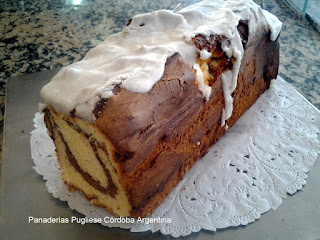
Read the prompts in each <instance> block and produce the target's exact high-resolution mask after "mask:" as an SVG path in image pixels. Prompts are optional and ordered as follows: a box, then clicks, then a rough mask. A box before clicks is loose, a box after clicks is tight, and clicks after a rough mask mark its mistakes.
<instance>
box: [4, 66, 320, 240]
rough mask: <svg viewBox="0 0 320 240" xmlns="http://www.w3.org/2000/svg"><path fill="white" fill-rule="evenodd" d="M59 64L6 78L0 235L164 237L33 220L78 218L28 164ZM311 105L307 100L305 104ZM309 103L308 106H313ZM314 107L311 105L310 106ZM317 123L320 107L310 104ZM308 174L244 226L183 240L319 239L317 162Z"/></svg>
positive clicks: (204, 232)
mask: <svg viewBox="0 0 320 240" xmlns="http://www.w3.org/2000/svg"><path fill="white" fill-rule="evenodd" d="M57 71H58V69H55V70H50V71H45V72H40V73H33V74H27V75H24V76H19V77H15V78H11V79H9V80H8V84H7V95H6V114H5V130H4V145H3V160H2V171H1V172H2V173H1V192H0V193H1V196H0V201H1V208H0V239H34V240H36V239H43V238H45V239H46V240H50V239H68V240H72V239H77V240H78V239H120V240H121V239H139V238H143V239H169V238H171V237H170V236H165V235H162V234H161V233H160V232H156V233H151V232H150V231H148V232H144V233H132V232H130V231H129V230H125V229H119V228H108V227H104V226H101V225H99V224H86V225H81V224H76V223H72V224H71V223H68V224H59V223H56V224H34V223H28V219H29V217H30V216H33V217H63V218H69V219H70V218H71V216H76V217H83V216H82V215H81V214H79V213H78V212H76V211H74V210H71V209H70V208H69V207H68V204H67V203H66V202H62V201H60V200H58V199H55V198H54V197H53V196H52V195H51V194H50V193H48V192H47V189H46V187H45V181H43V180H42V177H41V176H39V175H38V174H37V173H36V172H35V171H34V170H33V168H32V166H33V161H32V158H31V154H30V143H29V139H30V135H29V133H30V132H31V131H32V130H33V122H32V120H33V117H34V114H35V113H36V112H37V111H38V103H39V102H43V101H42V100H41V97H40V94H39V92H40V89H41V87H42V86H43V85H44V84H46V83H47V82H48V81H49V80H50V79H51V78H52V76H53V75H54V74H55V73H56V72H57ZM310 105H311V104H310ZM312 107H313V106H312ZM313 108H314V107H313ZM314 110H315V118H316V125H317V126H318V127H319V128H320V112H319V111H318V110H317V109H316V108H314ZM319 158H320V157H318V161H316V163H315V165H314V167H313V168H312V170H311V171H310V172H309V173H308V179H307V184H306V186H304V188H303V190H302V191H298V192H297V193H296V194H294V196H290V195H288V196H287V198H286V199H285V200H283V203H282V205H281V206H280V207H279V208H278V209H277V210H276V211H272V210H270V211H269V212H267V213H265V214H263V215H262V216H261V218H260V219H259V220H257V221H255V222H253V223H251V224H249V225H247V226H240V227H231V228H226V229H221V230H218V231H217V232H210V231H205V230H202V231H200V232H198V233H193V234H191V235H189V236H187V237H184V239H237V240H241V239H243V240H248V239H281V240H282V239H313V240H316V239H320V174H319V173H320V162H319Z"/></svg>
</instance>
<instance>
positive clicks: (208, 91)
mask: <svg viewBox="0 0 320 240" xmlns="http://www.w3.org/2000/svg"><path fill="white" fill-rule="evenodd" d="M193 69H195V70H196V79H197V81H198V87H199V90H200V91H201V92H202V95H203V97H204V98H205V99H206V100H207V101H209V98H210V95H211V87H209V86H208V85H206V84H205V83H204V79H203V73H202V71H201V69H200V66H199V64H197V63H196V64H194V65H193Z"/></svg>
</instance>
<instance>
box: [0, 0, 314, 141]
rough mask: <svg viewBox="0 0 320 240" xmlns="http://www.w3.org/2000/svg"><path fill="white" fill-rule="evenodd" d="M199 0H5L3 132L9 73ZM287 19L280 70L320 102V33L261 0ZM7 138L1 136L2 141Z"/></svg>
mask: <svg viewBox="0 0 320 240" xmlns="http://www.w3.org/2000/svg"><path fill="white" fill-rule="evenodd" d="M193 2H195V1H190V0H186V1H174V0H165V1H147V0H143V1H132V0H121V1H115V0H113V1H112V0H92V1H90V0H53V1H44V0H38V1H32V0H26V1H23V0H21V1H11V0H1V2H0V19H1V24H0V107H1V111H0V136H1V138H2V129H3V119H4V118H3V115H4V112H5V86H6V82H7V81H10V79H9V78H10V77H14V76H19V75H22V74H26V73H32V72H39V71H45V70H48V69H53V68H58V67H62V66H66V65H69V64H71V63H73V62H76V61H79V60H81V59H82V58H83V57H84V55H85V54H86V53H87V52H88V50H89V49H91V48H92V47H94V46H96V45H98V44H99V43H100V42H102V41H103V40H104V39H105V38H106V37H107V36H109V35H110V34H113V33H116V32H118V31H120V30H121V29H122V28H123V27H124V26H125V25H126V23H127V21H128V19H130V18H131V17H132V16H134V15H135V14H138V13H144V12H149V11H152V10H157V9H163V8H165V9H171V10H173V9H175V8H177V9H180V8H182V7H183V6H185V5H189V4H192V3H193ZM258 2H259V4H260V5H262V7H263V8H265V9H267V10H269V11H270V12H272V13H273V14H275V15H276V16H277V17H278V18H279V19H280V20H281V21H282V22H283V28H282V32H281V36H280V44H281V50H280V69H279V74H280V75H281V76H282V77H283V78H284V79H285V80H286V81H288V82H290V83H292V84H293V85H294V87H295V88H296V89H297V90H298V91H299V92H300V93H301V94H302V95H303V96H304V97H306V98H307V99H308V100H309V101H310V102H311V103H312V104H313V105H315V106H316V107H317V108H318V109H319V108H320V84H319V82H320V54H319V53H320V33H319V32H317V31H316V30H315V29H314V28H313V27H312V26H311V25H310V24H309V23H308V22H307V21H305V20H300V19H299V17H297V16H296V15H295V14H293V13H292V12H291V11H290V10H289V9H288V8H287V7H286V6H285V5H284V4H283V3H282V2H281V1H280V0H269V1H263V0H260V1H258ZM0 142H2V141H0Z"/></svg>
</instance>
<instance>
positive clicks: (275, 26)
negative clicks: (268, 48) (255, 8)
mask: <svg viewBox="0 0 320 240" xmlns="http://www.w3.org/2000/svg"><path fill="white" fill-rule="evenodd" d="M261 12H262V14H263V15H264V17H265V18H266V21H267V23H268V26H269V29H270V31H271V36H270V40H271V41H275V40H276V39H277V38H278V36H279V34H280V31H281V28H282V22H281V21H280V20H279V19H278V18H277V17H276V16H274V15H273V14H271V13H269V12H268V11H266V10H264V9H261Z"/></svg>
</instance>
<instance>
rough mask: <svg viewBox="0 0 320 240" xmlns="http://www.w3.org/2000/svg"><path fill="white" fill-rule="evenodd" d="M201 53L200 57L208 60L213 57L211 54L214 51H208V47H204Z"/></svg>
mask: <svg viewBox="0 0 320 240" xmlns="http://www.w3.org/2000/svg"><path fill="white" fill-rule="evenodd" d="M199 53H200V59H201V60H206V59H208V58H209V57H211V55H212V53H211V52H208V51H207V50H206V49H202V50H201V51H200V52H199Z"/></svg>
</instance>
